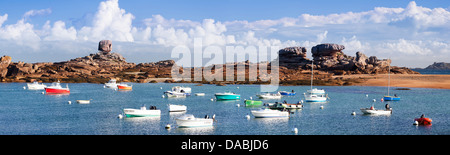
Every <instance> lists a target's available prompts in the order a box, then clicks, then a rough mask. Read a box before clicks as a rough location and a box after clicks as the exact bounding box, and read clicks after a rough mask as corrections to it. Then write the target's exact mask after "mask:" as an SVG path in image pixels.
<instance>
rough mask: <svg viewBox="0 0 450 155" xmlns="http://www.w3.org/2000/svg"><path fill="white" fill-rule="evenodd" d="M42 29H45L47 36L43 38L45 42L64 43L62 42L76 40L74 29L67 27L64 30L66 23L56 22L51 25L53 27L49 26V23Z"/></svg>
mask: <svg viewBox="0 0 450 155" xmlns="http://www.w3.org/2000/svg"><path fill="white" fill-rule="evenodd" d="M44 28H45V29H47V31H49V32H48V34H49V35H48V36H45V37H44V40H46V41H59V40H61V41H64V40H76V39H77V30H75V28H74V27H69V28H67V29H66V23H64V22H63V21H56V22H55V23H53V27H50V26H49V22H47V23H46V25H44Z"/></svg>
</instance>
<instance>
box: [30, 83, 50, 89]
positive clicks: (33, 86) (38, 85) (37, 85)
mask: <svg viewBox="0 0 450 155" xmlns="http://www.w3.org/2000/svg"><path fill="white" fill-rule="evenodd" d="M27 87H28V90H44V89H45V87H47V86H46V85H45V84H43V83H39V82H37V81H34V82H33V83H27Z"/></svg>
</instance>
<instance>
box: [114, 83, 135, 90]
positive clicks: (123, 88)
mask: <svg viewBox="0 0 450 155" xmlns="http://www.w3.org/2000/svg"><path fill="white" fill-rule="evenodd" d="M117 88H118V89H119V90H132V89H133V86H132V85H127V84H124V83H121V84H118V85H117Z"/></svg>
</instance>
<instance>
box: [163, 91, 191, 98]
mask: <svg viewBox="0 0 450 155" xmlns="http://www.w3.org/2000/svg"><path fill="white" fill-rule="evenodd" d="M164 95H166V96H167V97H168V98H180V97H186V94H185V93H178V92H172V91H167V92H164Z"/></svg>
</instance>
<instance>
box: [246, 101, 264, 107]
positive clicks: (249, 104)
mask: <svg viewBox="0 0 450 155" xmlns="http://www.w3.org/2000/svg"><path fill="white" fill-rule="evenodd" d="M262 103H263V102H262V101H255V100H245V106H247V107H248V106H260V105H262Z"/></svg>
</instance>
